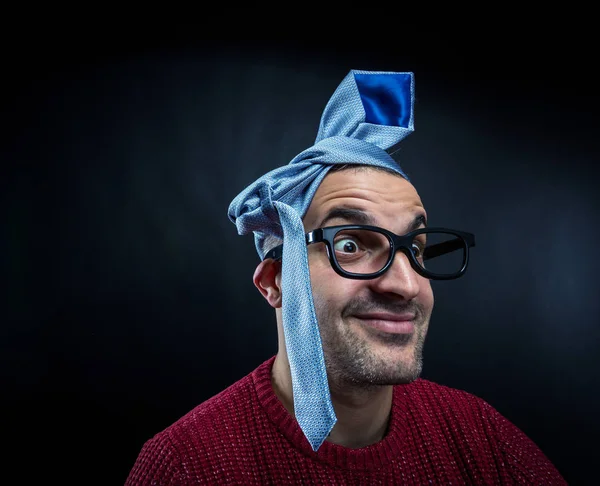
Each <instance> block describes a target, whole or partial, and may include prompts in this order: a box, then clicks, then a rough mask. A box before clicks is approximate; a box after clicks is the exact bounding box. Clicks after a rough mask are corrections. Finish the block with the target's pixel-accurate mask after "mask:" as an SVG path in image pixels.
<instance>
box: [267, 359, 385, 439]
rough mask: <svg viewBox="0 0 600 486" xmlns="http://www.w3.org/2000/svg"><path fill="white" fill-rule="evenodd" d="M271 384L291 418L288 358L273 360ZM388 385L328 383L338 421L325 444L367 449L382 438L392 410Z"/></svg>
mask: <svg viewBox="0 0 600 486" xmlns="http://www.w3.org/2000/svg"><path fill="white" fill-rule="evenodd" d="M271 381H272V383H273V390H274V391H275V394H276V395H277V397H278V398H279V400H280V401H281V403H282V404H283V406H284V407H285V408H286V409H287V411H288V412H289V413H290V414H291V415H294V399H293V393H292V378H291V373H290V366H289V362H288V360H287V356H282V354H281V353H279V354H278V355H277V357H276V358H275V362H274V363H273V370H272V371H271ZM392 392H393V389H392V387H391V386H378V387H372V388H370V389H360V388H356V387H352V386H348V385H345V386H337V385H336V384H335V383H330V393H331V402H332V404H333V408H334V410H335V415H336V417H337V422H336V424H335V426H334V427H333V429H332V430H331V434H330V435H329V437H328V438H327V441H329V442H332V443H334V444H338V445H341V446H344V447H348V448H351V449H358V448H360V447H366V446H368V445H371V444H375V443H376V442H379V441H380V440H382V439H383V438H384V437H385V434H386V430H387V427H388V423H389V418H390V412H391V409H392Z"/></svg>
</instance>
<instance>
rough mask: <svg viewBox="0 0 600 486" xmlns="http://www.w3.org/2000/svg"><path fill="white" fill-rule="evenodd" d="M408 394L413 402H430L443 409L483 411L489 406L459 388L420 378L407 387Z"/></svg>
mask: <svg viewBox="0 0 600 486" xmlns="http://www.w3.org/2000/svg"><path fill="white" fill-rule="evenodd" d="M406 393H407V394H409V395H410V397H411V399H412V400H413V401H416V402H418V403H421V402H428V403H432V404H437V405H439V406H441V407H443V408H446V409H447V408H456V407H465V406H467V407H474V408H476V409H481V408H482V407H485V406H488V407H489V404H487V402H486V401H485V400H484V399H483V398H481V397H479V396H477V395H474V394H473V393H470V392H468V391H466V390H462V389H459V388H452V387H450V386H446V385H441V384H439V383H435V382H433V381H430V380H427V379H425V378H418V379H417V380H415V381H413V382H412V383H410V384H409V385H406Z"/></svg>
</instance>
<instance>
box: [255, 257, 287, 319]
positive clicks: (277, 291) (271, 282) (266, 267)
mask: <svg viewBox="0 0 600 486" xmlns="http://www.w3.org/2000/svg"><path fill="white" fill-rule="evenodd" d="M253 281H254V285H255V286H256V288H257V289H258V291H259V292H260V293H261V294H262V296H263V297H264V298H265V299H266V301H267V302H268V303H269V305H270V306H271V307H274V308H275V309H277V308H280V307H281V263H280V262H279V261H276V260H273V259H272V258H267V259H266V260H263V261H262V262H260V263H259V264H258V266H257V267H256V270H255V271H254V277H253Z"/></svg>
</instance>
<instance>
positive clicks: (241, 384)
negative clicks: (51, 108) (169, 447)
mask: <svg viewBox="0 0 600 486" xmlns="http://www.w3.org/2000/svg"><path fill="white" fill-rule="evenodd" d="M255 409H256V392H255V389H254V385H253V380H252V373H251V374H249V375H247V376H245V377H243V378H241V379H240V380H238V381H237V382H235V383H233V384H232V385H230V386H229V387H227V388H226V389H225V390H223V391H221V392H220V393H218V394H216V395H214V396H213V397H211V398H209V399H208V400H206V401H204V402H203V403H201V404H199V405H198V406H196V407H195V408H193V409H192V410H190V411H189V412H188V413H186V414H185V415H184V416H182V417H181V418H180V419H178V420H177V421H176V422H174V423H173V424H171V425H170V426H169V427H167V428H166V429H165V430H163V431H162V432H161V434H163V435H167V436H168V437H169V439H170V440H171V442H173V443H174V444H178V443H182V442H189V441H190V440H193V441H198V440H201V439H202V438H207V437H212V438H213V439H214V438H215V436H216V435H222V434H223V432H224V431H226V430H227V429H230V428H231V426H232V424H234V423H236V424H238V425H243V424H244V419H245V418H246V416H247V415H248V414H250V413H252V410H255Z"/></svg>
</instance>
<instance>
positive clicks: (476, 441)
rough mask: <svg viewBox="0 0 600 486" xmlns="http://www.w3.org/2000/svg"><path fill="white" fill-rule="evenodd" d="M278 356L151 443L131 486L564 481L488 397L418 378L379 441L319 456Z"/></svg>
mask: <svg viewBox="0 0 600 486" xmlns="http://www.w3.org/2000/svg"><path fill="white" fill-rule="evenodd" d="M273 362H274V357H272V358H270V359H268V360H267V361H265V362H264V363H263V364H261V365H260V366H259V367H258V368H257V369H256V370H254V371H253V372H252V373H250V374H249V375H248V376H246V377H244V378H242V379H241V380H239V381H238V382H236V383H234V384H233V385H231V386H230V387H229V388H227V389H226V390H224V391H223V392H221V393H219V394H218V395H216V396H214V397H212V398H211V399H209V400H207V401H206V402H204V403H202V404H201V405H199V406H197V407H196V408H195V409H194V410H192V411H190V412H189V413H188V414H186V415H185V416H184V417H182V418H181V419H179V420H178V421H177V422H175V423H174V424H173V425H171V426H170V427H168V428H166V429H165V430H163V431H162V432H160V433H158V434H157V435H155V436H154V437H153V438H151V439H150V440H148V441H147V442H146V443H145V444H144V445H143V447H142V449H141V451H140V453H139V456H138V458H137V460H136V462H135V463H134V465H133V468H132V469H131V472H130V473H129V477H128V478H127V479H126V483H125V484H126V486H139V485H196V484H209V485H222V484H223V485H233V484H235V485H287V484H290V485H299V484H306V485H378V484H383V485H393V484H400V485H430V484H433V485H455V486H457V485H499V484H501V485H506V484H518V485H564V484H567V483H566V482H565V480H564V479H563V477H562V476H561V475H560V473H559V472H558V471H557V469H556V468H555V467H554V466H553V465H552V463H551V462H550V461H549V459H548V458H547V457H546V456H545V455H544V453H543V452H542V451H541V450H540V449H539V448H538V447H537V446H536V445H535V444H534V443H533V442H532V441H531V440H530V439H529V438H528V437H527V436H526V435H525V434H524V433H523V432H522V431H521V430H520V429H518V428H517V427H516V426H515V425H514V424H512V423H511V422H510V421H509V420H507V419H506V418H505V417H503V416H502V415H501V414H500V413H499V412H498V411H496V410H495V409H494V408H493V407H491V406H490V405H489V404H488V403H487V402H485V401H484V400H482V399H481V398H478V397H476V396H474V395H472V394H469V393H467V392H464V391H461V390H457V389H453V388H449V387H445V386H442V385H438V384H435V383H433V382H431V381H428V380H425V379H421V378H419V379H417V380H416V381H414V382H413V383H410V384H408V385H398V386H395V387H394V392H393V404H392V413H391V418H390V424H389V428H388V433H387V434H386V436H385V437H384V439H383V440H381V441H380V442H378V443H376V444H373V445H370V446H367V447H363V448H360V449H348V448H346V447H342V446H339V445H336V444H332V443H330V442H327V441H325V442H324V443H323V445H322V446H321V447H320V449H319V450H318V451H317V452H314V451H313V450H312V448H311V447H310V444H309V443H308V441H307V440H306V438H305V437H304V435H303V433H302V430H301V429H300V427H299V426H298V423H297V422H296V420H295V418H294V417H293V416H291V415H290V414H289V413H288V412H287V410H286V409H285V408H284V406H283V404H282V403H281V402H280V401H279V399H278V398H277V397H276V395H275V393H274V391H273V387H272V385H271V368H272V366H273Z"/></svg>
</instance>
